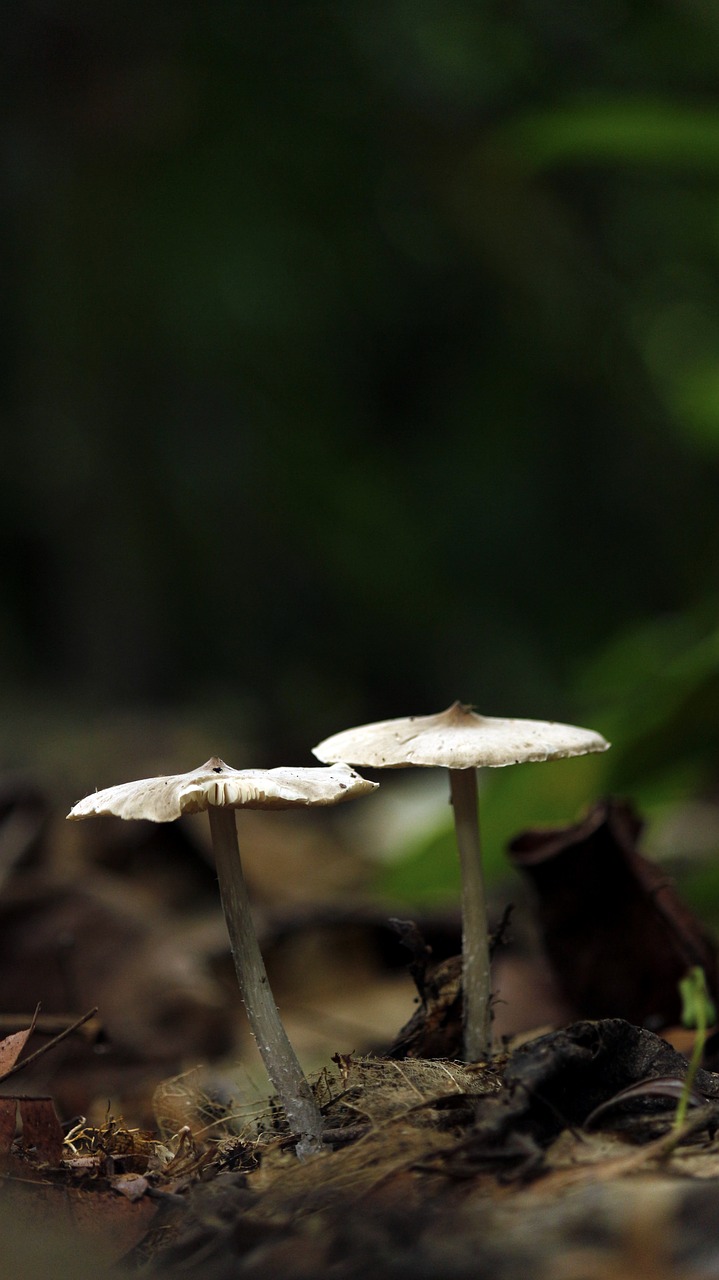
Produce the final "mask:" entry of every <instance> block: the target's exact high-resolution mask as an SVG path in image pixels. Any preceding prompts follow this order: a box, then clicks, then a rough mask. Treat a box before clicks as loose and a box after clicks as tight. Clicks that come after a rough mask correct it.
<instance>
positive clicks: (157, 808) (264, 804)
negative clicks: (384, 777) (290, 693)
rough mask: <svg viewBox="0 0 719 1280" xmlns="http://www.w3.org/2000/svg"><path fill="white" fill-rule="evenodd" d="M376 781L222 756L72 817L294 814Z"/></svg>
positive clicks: (109, 795)
mask: <svg viewBox="0 0 719 1280" xmlns="http://www.w3.org/2000/svg"><path fill="white" fill-rule="evenodd" d="M377 785H378V784H377V783H376V782H368V781H367V779H366V778H360V776H359V774H357V773H355V771H354V769H351V768H350V767H349V765H347V764H336V765H333V766H332V767H330V768H325V769H317V768H312V769H284V768H283V769H233V768H232V767H231V766H230V765H229V764H225V762H224V760H220V758H219V756H212V758H211V759H210V760H208V761H207V763H206V764H203V765H200V768H199V769H193V770H192V771H191V772H190V773H175V774H169V775H168V776H167V777H162V778H141V779H140V780H139V782H124V783H122V784H121V785H120V786H118V787H107V788H106V789H105V790H104V791H95V792H93V794H92V795H89V796H86V797H85V799H84V800H80V801H79V803H78V804H76V805H73V807H72V809H71V810H70V812H69V813H68V815H67V816H68V818H71V819H73V820H75V819H80V818H90V817H93V816H94V815H95V814H110V813H112V814H115V815H116V816H117V817H118V818H145V819H146V820H148V821H149V822H172V821H174V819H175V818H179V817H180V816H181V814H183V813H200V812H202V810H204V809H209V808H210V807H211V806H213V805H216V806H219V807H226V808H230V809H292V808H295V807H296V806H304V805H329V804H340V803H342V801H344V800H350V799H352V798H353V797H355V796H362V795H366V794H367V792H369V791H374V790H375V788H376V787H377Z"/></svg>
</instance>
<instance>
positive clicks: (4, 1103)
mask: <svg viewBox="0 0 719 1280" xmlns="http://www.w3.org/2000/svg"><path fill="white" fill-rule="evenodd" d="M16 1124H17V1099H16V1098H0V1155H3V1156H6V1155H9V1153H10V1148H11V1146H12V1144H13V1141H14V1139H15V1128H16Z"/></svg>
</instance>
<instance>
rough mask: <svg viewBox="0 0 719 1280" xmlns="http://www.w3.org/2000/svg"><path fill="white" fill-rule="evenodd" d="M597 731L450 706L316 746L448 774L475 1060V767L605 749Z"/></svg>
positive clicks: (357, 761) (479, 969)
mask: <svg viewBox="0 0 719 1280" xmlns="http://www.w3.org/2000/svg"><path fill="white" fill-rule="evenodd" d="M608 746H609V743H608V742H605V740H604V738H602V737H601V735H600V734H598V733H594V732H592V731H591V730H589V729H577V728H575V727H574V726H573V725H567V724H557V723H555V722H549V723H547V722H544V721H542V720H499V719H497V718H496V717H494V716H481V715H477V714H476V712H474V711H473V710H472V709H471V707H467V706H463V705H462V703H460V702H455V703H453V704H452V706H451V707H448V708H447V710H446V711H442V712H440V714H439V715H434V716H409V717H407V718H403V719H399V720H381V721H379V722H377V723H376V724H366V725H362V726H361V727H359V728H357V729H346V730H345V731H344V732H342V733H336V734H334V735H333V736H332V737H331V738H326V739H325V740H324V742H320V743H319V744H318V746H316V747H315V748H314V749H313V750H314V754H315V755H316V756H317V758H318V760H322V761H323V762H325V763H331V762H335V761H338V760H346V761H349V762H350V763H351V764H354V765H359V766H360V767H363V768H367V769H370V768H373V769H402V768H406V767H408V766H411V765H420V766H425V767H429V766H433V765H442V766H444V767H445V768H446V769H449V786H450V798H451V803H452V806H453V808H454V823H455V830H456V834H457V846H458V850H459V860H460V867H461V874H462V987H463V998H464V1052H465V1057H466V1058H467V1059H468V1060H469V1061H471V1062H473V1061H476V1060H478V1059H480V1058H484V1057H486V1056H488V1055H489V1054H490V1053H491V1049H492V1036H491V1025H490V1008H489V1004H490V995H491V989H490V974H489V934H488V930H487V909H486V903H485V893H484V878H483V875H482V860H481V847H480V839H479V820H478V813H477V772H476V771H477V769H478V768H479V767H481V766H489V767H490V768H498V767H501V766H503V765H509V764H520V763H522V762H525V761H534V760H557V759H559V758H560V757H562V756H581V755H585V754H586V753H587V752H589V751H606V749H607V747H608Z"/></svg>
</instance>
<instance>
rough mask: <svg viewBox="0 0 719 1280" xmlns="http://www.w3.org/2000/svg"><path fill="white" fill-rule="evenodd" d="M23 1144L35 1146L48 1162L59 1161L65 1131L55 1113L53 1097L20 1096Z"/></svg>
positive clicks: (29, 1146) (56, 1162) (41, 1156)
mask: <svg viewBox="0 0 719 1280" xmlns="http://www.w3.org/2000/svg"><path fill="white" fill-rule="evenodd" d="M18 1102H19V1107H20V1119H21V1121H22V1141H23V1146H24V1147H25V1148H26V1149H28V1148H31V1147H34V1148H35V1151H36V1153H37V1155H38V1156H39V1157H40V1158H41V1159H42V1160H44V1161H46V1162H47V1164H52V1165H56V1164H58V1163H59V1160H60V1156H61V1154H62V1144H63V1132H62V1129H61V1127H60V1121H59V1120H58V1118H57V1115H56V1114H55V1108H54V1106H53V1103H52V1098H20V1099H18Z"/></svg>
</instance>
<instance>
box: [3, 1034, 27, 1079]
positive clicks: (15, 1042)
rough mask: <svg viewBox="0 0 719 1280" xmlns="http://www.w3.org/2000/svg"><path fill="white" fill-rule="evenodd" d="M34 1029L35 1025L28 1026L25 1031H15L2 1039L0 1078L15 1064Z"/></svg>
mask: <svg viewBox="0 0 719 1280" xmlns="http://www.w3.org/2000/svg"><path fill="white" fill-rule="evenodd" d="M33 1031H34V1027H28V1028H27V1029H26V1030H25V1031H14V1032H13V1033H12V1035H9V1036H5V1039H4V1040H0V1080H2V1078H3V1076H5V1075H7V1073H8V1071H11V1070H12V1068H13V1067H14V1066H15V1063H16V1062H17V1060H18V1058H19V1057H20V1054H21V1053H22V1051H23V1049H24V1048H25V1045H26V1044H27V1042H28V1040H29V1039H30V1036H31V1035H32V1033H33Z"/></svg>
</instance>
